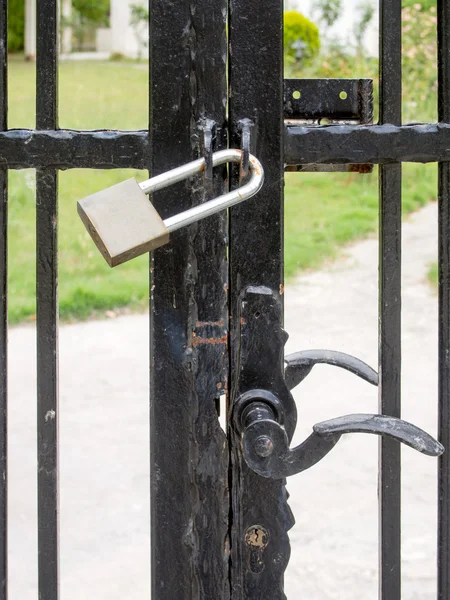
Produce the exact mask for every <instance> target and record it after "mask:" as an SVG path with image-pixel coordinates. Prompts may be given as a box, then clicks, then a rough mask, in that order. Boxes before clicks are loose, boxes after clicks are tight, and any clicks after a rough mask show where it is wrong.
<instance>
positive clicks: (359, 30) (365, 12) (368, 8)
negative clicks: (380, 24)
mask: <svg viewBox="0 0 450 600" xmlns="http://www.w3.org/2000/svg"><path fill="white" fill-rule="evenodd" d="M356 13H357V20H356V23H355V24H354V26H353V37H354V38H355V43H356V53H357V55H362V54H363V53H364V38H365V37H366V33H367V30H368V28H369V25H370V23H371V22H372V19H373V16H374V14H375V6H374V5H373V4H372V3H371V2H367V1H363V2H360V3H359V4H358V6H357V7H356Z"/></svg>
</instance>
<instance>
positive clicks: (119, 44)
mask: <svg viewBox="0 0 450 600" xmlns="http://www.w3.org/2000/svg"><path fill="white" fill-rule="evenodd" d="M131 4H142V6H146V5H148V3H145V2H144V0H111V52H113V53H119V54H123V55H125V56H129V57H132V58H136V57H137V56H138V54H139V43H138V40H137V39H136V35H135V32H134V30H133V28H132V27H131V25H130V5H131ZM143 39H145V40H147V39H148V27H144V28H143ZM142 56H143V57H147V56H148V47H146V48H143V49H142Z"/></svg>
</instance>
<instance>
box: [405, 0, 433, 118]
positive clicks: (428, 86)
mask: <svg viewBox="0 0 450 600" xmlns="http://www.w3.org/2000/svg"><path fill="white" fill-rule="evenodd" d="M436 24H437V18H436V8H435V7H434V6H432V7H431V8H429V9H425V8H424V7H423V6H422V5H421V4H418V3H415V4H413V5H412V6H407V7H405V8H404V9H403V10H402V35H403V96H404V112H405V118H407V119H408V120H413V121H419V120H420V121H436V93H437V52H436Z"/></svg>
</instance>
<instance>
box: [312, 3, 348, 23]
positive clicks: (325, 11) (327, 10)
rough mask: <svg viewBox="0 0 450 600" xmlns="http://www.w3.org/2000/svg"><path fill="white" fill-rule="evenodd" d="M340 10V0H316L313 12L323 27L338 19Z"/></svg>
mask: <svg viewBox="0 0 450 600" xmlns="http://www.w3.org/2000/svg"><path fill="white" fill-rule="evenodd" d="M341 11H342V2H341V0H316V2H315V5H314V14H317V15H318V20H319V23H320V24H321V25H322V26H323V27H325V28H329V27H331V26H332V25H333V24H334V23H335V22H336V21H337V20H338V18H339V15H340V13H341Z"/></svg>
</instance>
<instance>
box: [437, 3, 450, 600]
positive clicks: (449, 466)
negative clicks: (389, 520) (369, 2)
mask: <svg viewBox="0 0 450 600" xmlns="http://www.w3.org/2000/svg"><path fill="white" fill-rule="evenodd" d="M437 9H438V27H437V29H438V120H439V122H441V123H450V0H438V2H437ZM438 185H439V191H438V207H439V208H438V210H439V380H438V381H439V425H438V427H439V441H440V442H441V443H442V444H443V445H444V447H445V448H446V449H447V451H446V452H444V454H443V455H442V456H441V457H440V458H439V471H438V477H439V480H438V595H437V596H438V600H449V598H450V453H449V451H448V448H450V206H449V203H450V163H440V164H439V184H438Z"/></svg>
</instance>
